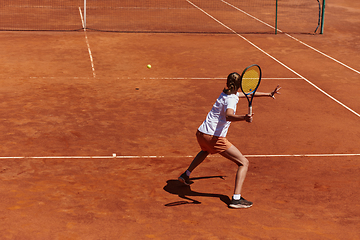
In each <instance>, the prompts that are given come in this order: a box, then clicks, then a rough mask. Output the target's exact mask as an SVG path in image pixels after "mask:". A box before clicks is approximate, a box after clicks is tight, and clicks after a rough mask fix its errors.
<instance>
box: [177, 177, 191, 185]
mask: <svg viewBox="0 0 360 240" xmlns="http://www.w3.org/2000/svg"><path fill="white" fill-rule="evenodd" d="M178 180H179V181H180V182H181V183H183V184H185V185H186V186H189V185H190V184H188V183H187V182H186V181H185V179H183V178H182V177H179V178H178Z"/></svg>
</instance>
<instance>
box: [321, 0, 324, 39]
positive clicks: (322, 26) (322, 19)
mask: <svg viewBox="0 0 360 240" xmlns="http://www.w3.org/2000/svg"><path fill="white" fill-rule="evenodd" d="M324 17H325V0H323V2H322V9H321V28H320V34H323V33H324Z"/></svg>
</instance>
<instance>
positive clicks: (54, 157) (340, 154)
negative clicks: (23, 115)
mask: <svg viewBox="0 0 360 240" xmlns="http://www.w3.org/2000/svg"><path fill="white" fill-rule="evenodd" d="M244 156H245V157H247V158H280V157H359V156H360V153H318V154H316V153H311V154H273V155H272V154H254V155H251V154H249V155H244ZM194 157H195V156H191V155H188V156H131V155H129V156H121V155H120V156H117V155H116V153H114V154H113V155H112V156H43V157H26V156H23V157H0V160H6V159H142V158H148V159H149V158H194ZM208 157H210V158H214V157H215V158H217V157H221V156H220V155H211V156H208Z"/></svg>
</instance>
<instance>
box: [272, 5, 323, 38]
mask: <svg viewBox="0 0 360 240" xmlns="http://www.w3.org/2000/svg"><path fill="white" fill-rule="evenodd" d="M324 1H325V0H324ZM277 16H278V0H276V7H275V34H277Z"/></svg>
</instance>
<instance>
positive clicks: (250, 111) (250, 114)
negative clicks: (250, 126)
mask: <svg viewBox="0 0 360 240" xmlns="http://www.w3.org/2000/svg"><path fill="white" fill-rule="evenodd" d="M248 115H249V116H250V117H251V116H252V106H249V114H248ZM251 122H252V119H251V120H250V121H249V123H251Z"/></svg>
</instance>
